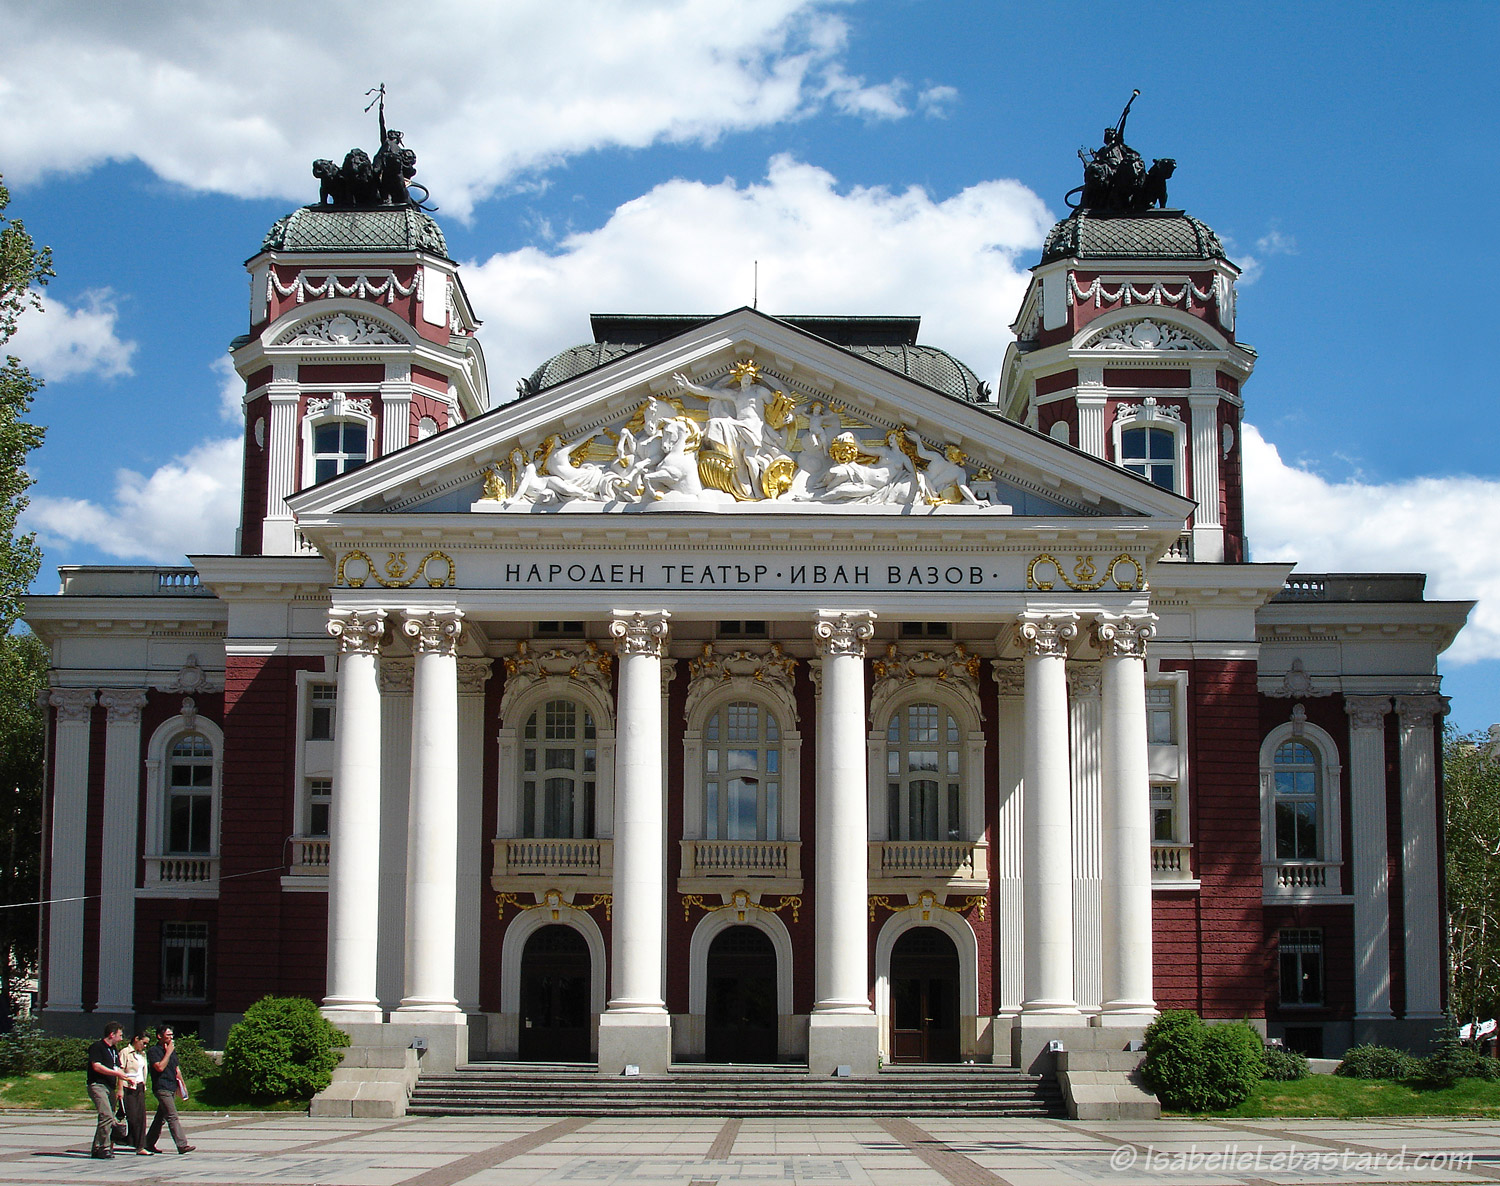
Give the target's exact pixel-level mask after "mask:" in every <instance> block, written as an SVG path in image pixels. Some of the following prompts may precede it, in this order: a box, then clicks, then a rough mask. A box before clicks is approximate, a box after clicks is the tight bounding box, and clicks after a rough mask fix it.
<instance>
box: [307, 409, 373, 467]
mask: <svg viewBox="0 0 1500 1186" xmlns="http://www.w3.org/2000/svg"><path fill="white" fill-rule="evenodd" d="M312 459H313V481H314V482H322V481H325V480H327V479H328V478H331V477H334V476H335V475H337V474H342V473H346V472H347V471H349V470H351V469H358V468H359V467H360V466H362V465H364V463H365V462H367V461H369V460H370V430H369V427H368V425H366V424H365V423H364V422H363V421H360V420H324V421H323V422H321V423H319V424H315V425H313V430H312Z"/></svg>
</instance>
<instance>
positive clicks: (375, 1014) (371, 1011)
mask: <svg viewBox="0 0 1500 1186" xmlns="http://www.w3.org/2000/svg"><path fill="white" fill-rule="evenodd" d="M318 1012H319V1013H321V1014H322V1015H323V1016H324V1017H325V1018H327V1019H328V1020H329V1021H330V1022H332V1023H333V1024H334V1025H336V1026H338V1027H339V1028H340V1029H345V1028H347V1027H349V1026H351V1025H379V1024H380V1023H381V1022H382V1021H384V1020H385V1010H383V1009H382V1008H381V1007H380V1006H379V1005H378V1004H376V1003H374V1002H373V1001H372V1002H370V1003H368V1004H365V1003H363V1002H359V1003H356V1002H352V1001H350V1002H344V1001H324V1002H323V1003H322V1004H321V1005H319V1006H318Z"/></svg>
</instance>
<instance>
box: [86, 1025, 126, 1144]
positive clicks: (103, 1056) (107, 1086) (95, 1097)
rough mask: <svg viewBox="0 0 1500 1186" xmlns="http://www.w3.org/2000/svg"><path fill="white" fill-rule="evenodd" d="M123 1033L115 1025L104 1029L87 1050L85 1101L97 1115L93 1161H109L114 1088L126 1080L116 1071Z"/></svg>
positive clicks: (113, 1126) (112, 1126) (113, 1121)
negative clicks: (107, 1158) (86, 1099)
mask: <svg viewBox="0 0 1500 1186" xmlns="http://www.w3.org/2000/svg"><path fill="white" fill-rule="evenodd" d="M124 1032H125V1031H124V1030H123V1029H122V1028H121V1027H120V1023H119V1022H118V1021H111V1022H110V1023H109V1024H108V1025H106V1026H105V1027H104V1037H103V1038H101V1039H100V1040H99V1041H97V1042H95V1043H94V1044H93V1045H92V1046H90V1047H89V1066H88V1089H89V1099H90V1100H92V1101H93V1104H94V1108H95V1110H97V1111H98V1113H99V1123H98V1125H97V1126H96V1127H95V1129H94V1146H93V1149H92V1150H91V1151H90V1156H93V1157H113V1156H114V1155H115V1154H114V1150H113V1149H111V1148H110V1137H111V1135H112V1134H113V1133H114V1130H115V1103H114V1095H115V1086H116V1084H118V1083H123V1082H124V1081H125V1080H127V1079H129V1078H130V1076H129V1075H127V1074H126V1073H125V1072H124V1071H122V1070H120V1055H119V1053H118V1052H117V1051H116V1050H115V1046H116V1045H118V1044H119V1041H120V1037H121V1035H122V1034H123V1033H124Z"/></svg>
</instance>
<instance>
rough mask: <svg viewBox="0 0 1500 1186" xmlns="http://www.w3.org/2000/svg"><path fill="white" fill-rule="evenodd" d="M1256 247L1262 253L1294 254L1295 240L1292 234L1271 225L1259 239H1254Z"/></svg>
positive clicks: (1295, 251)
mask: <svg viewBox="0 0 1500 1186" xmlns="http://www.w3.org/2000/svg"><path fill="white" fill-rule="evenodd" d="M1255 246H1256V248H1257V249H1258V250H1259V251H1260V252H1261V254H1262V255H1296V254H1297V240H1296V238H1295V237H1294V236H1292V235H1288V234H1286V233H1285V232H1284V231H1282V230H1280V229H1279V228H1277V227H1272V228H1271V229H1270V230H1269V231H1267V232H1266V233H1265V234H1264V235H1262V236H1261V237H1260V238H1259V239H1257V240H1255Z"/></svg>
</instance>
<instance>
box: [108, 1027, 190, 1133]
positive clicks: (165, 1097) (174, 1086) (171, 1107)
mask: <svg viewBox="0 0 1500 1186" xmlns="http://www.w3.org/2000/svg"><path fill="white" fill-rule="evenodd" d="M116 1028H117V1029H118V1027H116ZM146 1062H147V1063H148V1064H149V1066H150V1068H151V1092H152V1094H153V1095H155V1096H156V1115H155V1116H153V1117H152V1118H151V1129H150V1131H149V1132H147V1133H146V1148H148V1149H150V1150H151V1152H153V1153H160V1152H161V1150H160V1149H158V1148H157V1147H156V1142H157V1139H158V1138H159V1137H160V1136H161V1126H162V1123H163V1122H165V1123H166V1125H167V1127H168V1128H169V1129H171V1131H172V1141H173V1142H174V1143H175V1144H176V1146H177V1152H179V1153H191V1152H192V1151H193V1150H194V1149H195V1148H197V1146H196V1145H189V1144H188V1143H187V1137H186V1136H185V1135H183V1131H182V1124H181V1123H180V1122H179V1121H178V1119H177V1095H178V1093H179V1092H180V1091H181V1085H182V1072H181V1070H179V1069H178V1066H177V1042H176V1039H175V1035H173V1033H172V1027H171V1026H169V1025H163V1026H162V1027H161V1028H160V1029H159V1030H157V1031H156V1045H155V1046H153V1047H151V1049H150V1050H148V1051H147V1052H146Z"/></svg>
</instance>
